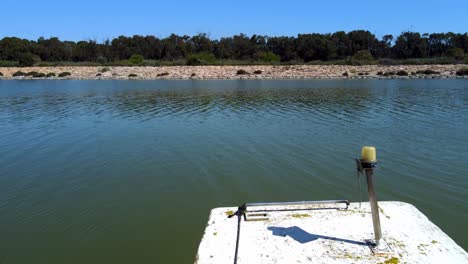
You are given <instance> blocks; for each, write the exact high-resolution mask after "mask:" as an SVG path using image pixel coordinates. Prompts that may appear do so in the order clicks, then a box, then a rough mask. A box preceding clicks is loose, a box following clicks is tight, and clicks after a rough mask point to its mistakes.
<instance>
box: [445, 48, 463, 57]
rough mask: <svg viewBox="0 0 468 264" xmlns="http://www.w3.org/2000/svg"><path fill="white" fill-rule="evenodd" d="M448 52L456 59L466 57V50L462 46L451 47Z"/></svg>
mask: <svg viewBox="0 0 468 264" xmlns="http://www.w3.org/2000/svg"><path fill="white" fill-rule="evenodd" d="M447 54H448V56H449V57H452V58H454V59H456V60H463V59H464V58H465V52H464V51H463V50H462V49H460V48H451V49H449V50H448V51H447Z"/></svg>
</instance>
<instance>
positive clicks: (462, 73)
mask: <svg viewBox="0 0 468 264" xmlns="http://www.w3.org/2000/svg"><path fill="white" fill-rule="evenodd" d="M456 74H457V75H458V76H465V75H468V67H463V68H461V69H459V70H458V71H457V73H456Z"/></svg>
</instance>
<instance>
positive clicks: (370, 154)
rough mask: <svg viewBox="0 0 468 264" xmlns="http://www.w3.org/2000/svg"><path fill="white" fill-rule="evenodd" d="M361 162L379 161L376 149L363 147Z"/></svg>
mask: <svg viewBox="0 0 468 264" xmlns="http://www.w3.org/2000/svg"><path fill="white" fill-rule="evenodd" d="M361 160H362V161H367V162H373V161H377V154H376V151H375V147H372V146H364V147H362V150H361Z"/></svg>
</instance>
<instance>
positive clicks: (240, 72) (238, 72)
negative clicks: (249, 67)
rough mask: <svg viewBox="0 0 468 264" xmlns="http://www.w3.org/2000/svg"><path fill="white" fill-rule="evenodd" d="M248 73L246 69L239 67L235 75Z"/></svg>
mask: <svg viewBox="0 0 468 264" xmlns="http://www.w3.org/2000/svg"><path fill="white" fill-rule="evenodd" d="M246 74H249V73H248V72H247V71H246V70H243V69H240V70H238V71H237V75H246Z"/></svg>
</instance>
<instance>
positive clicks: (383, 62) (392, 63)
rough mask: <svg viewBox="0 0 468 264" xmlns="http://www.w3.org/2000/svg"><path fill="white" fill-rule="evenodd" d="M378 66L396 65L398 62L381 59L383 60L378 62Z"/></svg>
mask: <svg viewBox="0 0 468 264" xmlns="http://www.w3.org/2000/svg"><path fill="white" fill-rule="evenodd" d="M379 64H382V65H398V64H399V62H398V61H397V60H392V59H387V58H383V59H380V60H379Z"/></svg>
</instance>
